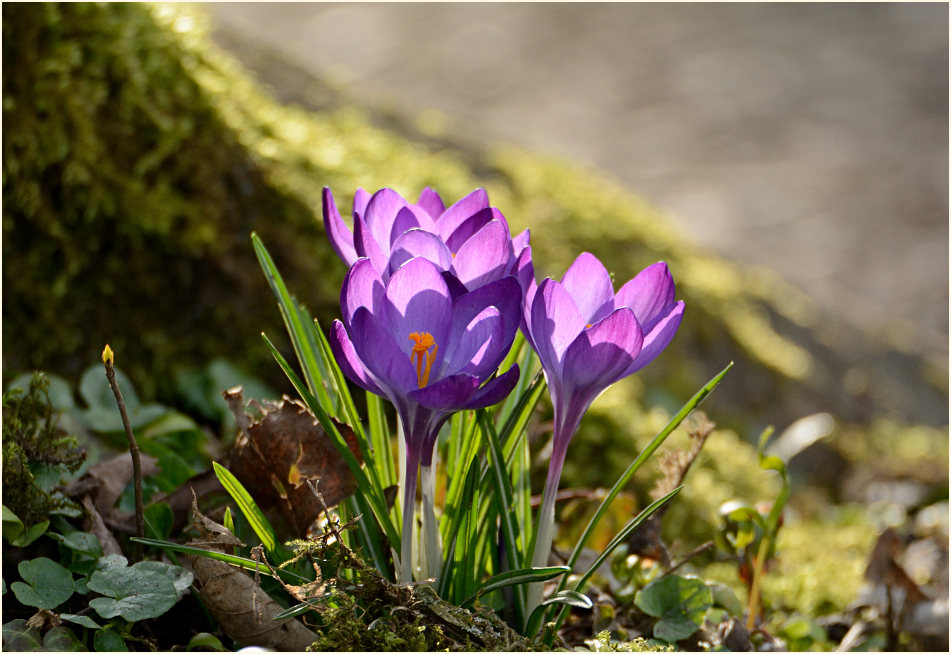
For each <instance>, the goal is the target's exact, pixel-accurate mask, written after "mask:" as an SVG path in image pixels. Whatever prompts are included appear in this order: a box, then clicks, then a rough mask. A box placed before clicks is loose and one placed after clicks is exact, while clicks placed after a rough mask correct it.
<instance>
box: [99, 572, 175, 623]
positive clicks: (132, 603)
mask: <svg viewBox="0 0 951 654" xmlns="http://www.w3.org/2000/svg"><path fill="white" fill-rule="evenodd" d="M88 587H89V590H91V591H94V592H96V593H99V594H100V595H104V596H105V597H97V598H95V599H93V600H90V601H89V606H91V607H92V608H93V609H95V611H96V612H97V613H98V614H99V615H100V616H102V617H103V618H106V619H109V618H114V617H116V616H122V617H123V618H124V619H126V620H128V621H129V622H136V621H138V620H147V619H149V618H155V617H158V616H160V615H162V614H163V613H165V612H166V611H168V610H169V609H170V608H172V606H174V604H175V603H176V602H177V601H178V598H179V593H178V590H177V589H176V588H175V584H174V583H173V582H172V580H171V579H170V578H169V577H168V576H166V575H165V574H162V573H160V572H155V571H153V570H149V569H141V568H136V567H135V566H133V567H131V568H106V569H105V570H97V571H96V572H94V573H93V574H92V576H91V577H90V578H89V584H88Z"/></svg>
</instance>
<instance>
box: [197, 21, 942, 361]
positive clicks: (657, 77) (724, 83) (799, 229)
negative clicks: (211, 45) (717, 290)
mask: <svg viewBox="0 0 951 654" xmlns="http://www.w3.org/2000/svg"><path fill="white" fill-rule="evenodd" d="M209 9H210V11H212V12H213V14H214V16H215V18H216V20H217V21H218V23H219V25H221V26H222V27H223V28H225V29H227V30H228V31H231V32H232V33H233V34H237V35H238V36H239V38H240V39H245V40H247V41H248V42H249V43H252V42H262V43H264V44H266V45H268V46H270V47H272V48H274V49H276V50H278V51H279V52H281V53H282V54H283V55H285V56H286V57H287V58H288V59H289V60H290V61H292V62H294V63H296V64H298V65H301V66H304V67H305V68H307V69H308V70H310V71H312V72H313V73H315V74H317V75H319V76H324V77H331V78H333V79H336V80H338V81H344V82H346V83H347V85H348V87H349V89H350V91H351V92H352V93H354V94H355V95H356V96H357V97H359V98H364V99H366V100H368V101H370V102H372V103H376V104H379V103H381V102H384V103H386V104H388V105H390V106H395V107H396V108H398V109H400V110H401V111H404V112H405V113H406V114H408V115H410V116H413V115H417V114H418V113H419V112H420V111H422V110H425V109H431V108H435V109H439V110H441V111H442V112H444V113H445V114H446V116H447V117H448V125H449V127H450V129H451V130H452V133H453V135H454V138H457V139H458V140H462V141H465V142H470V143H476V144H477V143H479V142H481V141H483V140H485V139H490V140H504V141H510V142H515V143H518V144H521V145H525V146H528V147H531V148H534V149H536V150H539V151H547V152H554V153H558V154H561V155H566V156H569V157H572V158H574V159H577V160H581V161H585V162H589V163H591V164H594V165H596V166H598V167H600V168H602V169H604V170H606V171H609V172H610V173H612V174H613V175H614V176H615V177H617V178H618V179H620V180H621V181H623V182H624V183H625V184H626V185H628V186H629V187H630V188H631V189H633V190H635V191H636V192H638V193H640V194H641V195H644V196H646V197H647V198H649V199H650V200H652V201H653V202H654V203H655V204H657V205H659V206H660V207H662V208H665V209H668V210H670V212H671V213H672V218H673V220H675V221H676V222H677V223H679V224H680V225H681V226H682V227H683V228H684V230H685V231H686V232H687V233H689V235H690V236H691V237H692V238H693V239H695V241H696V242H698V243H700V244H702V245H705V246H708V247H710V248H712V249H714V250H715V251H717V252H720V253H721V254H723V255H725V256H727V257H729V258H731V259H734V260H738V261H746V262H750V263H756V264H762V265H766V266H770V267H772V268H774V269H776V270H777V271H779V272H780V273H782V274H783V275H784V276H785V277H786V278H787V279H789V280H790V281H792V282H794V283H796V284H797V285H799V286H800V287H801V288H802V289H804V290H805V291H806V292H808V293H809V294H811V295H812V296H813V297H815V298H816V299H817V300H818V301H819V302H820V304H821V305H823V306H824V307H825V308H826V309H828V310H830V311H833V312H834V313H835V314H836V315H838V316H839V317H841V318H842V319H844V320H845V321H847V322H848V323H849V324H851V325H855V326H866V327H868V326H870V327H873V328H875V329H877V330H890V331H892V332H897V333H901V334H903V335H905V337H907V339H906V340H908V339H910V342H909V343H908V345H911V346H912V347H913V348H915V349H919V350H921V351H926V350H931V352H932V353H934V352H937V353H939V354H943V355H945V356H946V354H947V346H948V6H947V5H946V4H943V3H938V4H917V5H915V4H904V3H889V4H852V3H846V4H824V3H818V4H808V3H807V4H796V5H787V4H782V5H779V4H745V3H739V4H730V5H720V4H699V5H686V4H659V5H658V4H602V5H594V4H587V3H577V4H558V5H554V4H534V3H532V4H506V3H500V4H495V3H486V4H448V3H447V4H425V3H424V4H387V3H384V4H323V3H321V4H296V3H289V4H276V3H261V4H258V3H251V4H213V5H209ZM916 329H920V331H918V332H917V333H916Z"/></svg>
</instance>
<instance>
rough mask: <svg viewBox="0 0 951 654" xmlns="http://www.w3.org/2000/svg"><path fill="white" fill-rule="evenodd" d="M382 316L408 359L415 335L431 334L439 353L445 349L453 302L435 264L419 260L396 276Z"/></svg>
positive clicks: (412, 260)
mask: <svg viewBox="0 0 951 654" xmlns="http://www.w3.org/2000/svg"><path fill="white" fill-rule="evenodd" d="M382 316H383V321H384V323H385V324H386V326H387V328H388V330H389V332H390V334H392V335H393V337H394V338H395V339H396V340H397V341H399V342H400V347H401V348H402V349H403V351H404V352H405V353H406V354H407V355H409V353H410V352H412V348H413V343H412V341H410V340H409V335H410V334H412V333H415V332H427V333H429V334H431V335H432V337H433V338H434V339H435V340H436V344H437V345H439V347H440V349H442V348H444V347H445V340H446V336H447V335H448V334H449V327H450V325H451V321H452V298H451V297H450V295H449V289H448V288H447V286H446V282H445V281H444V280H443V278H442V275H441V274H440V272H439V270H438V269H437V268H436V266H435V264H433V263H432V262H431V261H428V260H426V259H424V258H422V257H416V258H414V259H410V260H409V261H407V262H406V263H405V264H403V266H401V267H400V269H399V270H397V271H396V272H395V273H393V276H392V277H390V281H389V282H388V283H387V285H386V301H385V302H384V303H383V312H382ZM407 358H408V356H407Z"/></svg>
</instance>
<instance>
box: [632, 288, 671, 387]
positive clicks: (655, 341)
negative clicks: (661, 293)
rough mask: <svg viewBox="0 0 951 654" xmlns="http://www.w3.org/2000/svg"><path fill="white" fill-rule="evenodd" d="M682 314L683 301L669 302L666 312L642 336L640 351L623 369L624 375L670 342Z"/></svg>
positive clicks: (646, 361) (652, 356) (647, 361)
mask: <svg viewBox="0 0 951 654" xmlns="http://www.w3.org/2000/svg"><path fill="white" fill-rule="evenodd" d="M683 315H684V303H683V301H678V302H675V303H673V304H671V305H670V307H669V311H667V313H666V314H664V313H663V312H662V317H661V318H660V319H659V320H657V321H656V322H655V323H654V325H653V326H652V327H651V328H650V331H649V332H648V333H647V334H646V335H645V336H644V345H643V346H642V347H641V352H640V354H638V355H637V358H636V359H634V361H633V363H631V365H630V367H629V368H628V369H627V370H626V371H625V373H624V374H625V375H630V374H631V373H634V372H637V371H638V370H640V369H641V368H643V367H644V366H646V365H647V364H648V363H650V362H651V361H653V360H654V359H655V358H656V357H657V355H658V354H660V353H661V352H662V351H663V349H664V348H665V347H667V346H668V345H669V344H670V341H671V340H673V338H674V334H676V333H677V328H678V327H680V321H681V319H682V318H683Z"/></svg>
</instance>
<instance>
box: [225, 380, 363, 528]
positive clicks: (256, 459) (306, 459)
mask: <svg viewBox="0 0 951 654" xmlns="http://www.w3.org/2000/svg"><path fill="white" fill-rule="evenodd" d="M225 397H226V398H227V399H228V402H229V404H230V405H231V406H232V408H234V407H237V406H240V399H241V396H240V391H239V390H237V389H230V390H228V391H226V392H225ZM262 412H263V416H262V417H261V419H260V420H257V421H254V422H246V421H247V416H246V415H245V419H244V420H240V419H239V420H238V424H239V425H241V424H247V425H248V426H247V427H246V429H243V430H242V432H241V433H240V434H239V435H238V438H237V439H236V441H235V447H234V450H233V452H232V454H231V462H230V464H229V466H228V468H229V470H230V471H231V472H232V474H234V476H235V477H237V478H238V480H239V481H240V482H241V483H242V485H244V487H245V488H246V489H247V491H248V493H250V494H251V497H253V498H254V501H255V503H257V505H258V506H260V507H261V509H262V510H264V511H265V512H269V511H270V512H271V513H273V512H277V513H278V514H279V515H280V516H281V517H282V518H283V519H284V521H285V522H286V523H287V524H288V526H289V527H290V529H291V530H292V531H293V532H294V533H295V534H296V535H297V536H299V537H304V536H306V534H307V529H308V528H309V527H310V526H311V524H313V522H314V520H316V519H317V518H318V517H319V515H320V514H321V512H322V510H323V507H322V506H321V504H320V502H319V501H318V500H317V498H316V497H315V495H314V493H313V492H312V491H311V489H310V488H309V487H308V485H307V484H306V483H305V482H307V481H319V482H320V492H321V494H322V495H323V497H324V501H325V502H326V503H327V505H328V506H334V505H336V504H338V503H339V502H340V501H341V500H344V499H346V498H347V497H349V496H350V495H352V494H353V493H354V492H355V491H356V488H357V484H356V480H355V479H354V478H353V474H352V473H351V472H350V469H349V468H348V467H347V465H346V463H345V462H344V461H343V458H342V457H341V456H340V454H339V453H338V452H337V449H336V447H334V445H333V443H332V442H331V441H330V439H329V438H328V437H327V435H326V434H325V433H324V430H323V428H322V427H321V426H320V423H319V422H318V421H317V419H316V418H314V416H313V415H312V414H311V413H310V411H308V409H307V407H306V406H305V405H304V404H302V403H301V402H298V401H296V400H291V399H290V398H288V397H286V396H285V397H284V399H283V400H282V401H281V402H278V403H267V404H264V405H263V407H262ZM236 419H238V418H237V416H236ZM334 424H335V425H336V426H337V429H338V430H339V431H340V433H341V435H343V437H344V439H345V440H346V441H347V444H348V445H349V446H350V451H351V452H353V454H354V456H356V457H357V460H358V461H362V457H361V454H360V449H359V447H358V445H357V440H356V436H355V435H354V433H353V430H351V429H350V428H349V427H347V426H346V425H343V424H341V423H338V422H335V423H334Z"/></svg>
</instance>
